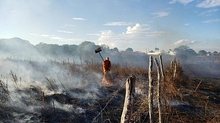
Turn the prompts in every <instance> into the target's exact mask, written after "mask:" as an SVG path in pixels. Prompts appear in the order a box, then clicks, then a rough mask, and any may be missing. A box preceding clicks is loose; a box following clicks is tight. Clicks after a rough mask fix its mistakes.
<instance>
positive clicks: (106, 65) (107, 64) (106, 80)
mask: <svg viewBox="0 0 220 123" xmlns="http://www.w3.org/2000/svg"><path fill="white" fill-rule="evenodd" d="M102 69H103V74H104V76H103V79H102V84H104V85H106V86H109V85H111V84H112V77H111V73H110V70H111V61H110V60H109V57H107V58H106V59H105V60H104V61H103V63H102Z"/></svg>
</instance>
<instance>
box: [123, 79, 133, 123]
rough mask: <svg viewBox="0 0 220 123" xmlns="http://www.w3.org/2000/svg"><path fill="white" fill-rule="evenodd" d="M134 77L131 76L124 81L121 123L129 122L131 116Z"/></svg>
mask: <svg viewBox="0 0 220 123" xmlns="http://www.w3.org/2000/svg"><path fill="white" fill-rule="evenodd" d="M135 80H136V78H135V76H134V75H132V76H130V77H129V78H128V79H127V80H126V93H125V101H124V107H123V111H122V115H121V123H129V122H130V120H131V114H132V109H133V103H134V93H135Z"/></svg>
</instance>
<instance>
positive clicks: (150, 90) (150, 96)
mask: <svg viewBox="0 0 220 123" xmlns="http://www.w3.org/2000/svg"><path fill="white" fill-rule="evenodd" d="M152 68H153V57H152V56H149V69H148V79H149V85H148V86H149V87H148V108H149V120H150V123H153V115H152V110H153V87H152V83H153V80H152V76H151V73H152Z"/></svg>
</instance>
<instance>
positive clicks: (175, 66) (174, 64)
mask: <svg viewBox="0 0 220 123" xmlns="http://www.w3.org/2000/svg"><path fill="white" fill-rule="evenodd" d="M173 67H174V70H173V78H174V79H175V78H176V69H177V61H176V58H175V59H174V61H173Z"/></svg>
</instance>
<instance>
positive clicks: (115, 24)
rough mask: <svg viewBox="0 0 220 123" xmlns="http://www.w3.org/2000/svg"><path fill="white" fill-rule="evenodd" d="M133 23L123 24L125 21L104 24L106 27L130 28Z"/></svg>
mask: <svg viewBox="0 0 220 123" xmlns="http://www.w3.org/2000/svg"><path fill="white" fill-rule="evenodd" d="M131 24H132V23H129V22H123V21H115V22H109V23H106V24H104V25H105V26H129V25H131Z"/></svg>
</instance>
